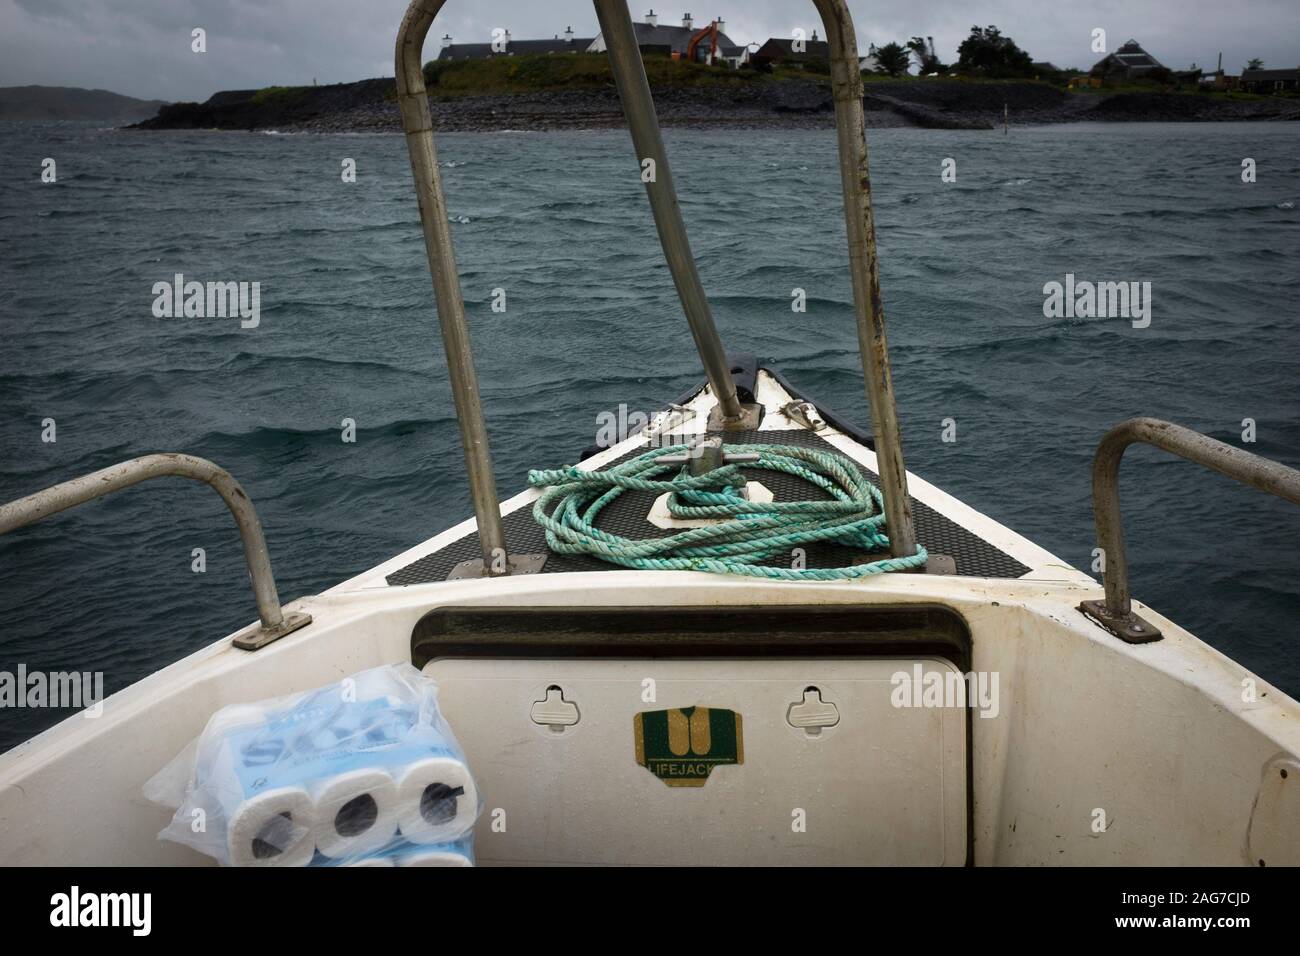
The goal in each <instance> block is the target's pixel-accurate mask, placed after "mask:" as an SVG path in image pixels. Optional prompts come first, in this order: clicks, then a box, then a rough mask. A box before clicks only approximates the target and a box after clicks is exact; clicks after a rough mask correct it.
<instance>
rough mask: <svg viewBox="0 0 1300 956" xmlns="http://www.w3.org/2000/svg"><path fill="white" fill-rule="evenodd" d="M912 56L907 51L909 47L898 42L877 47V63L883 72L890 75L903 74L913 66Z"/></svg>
mask: <svg viewBox="0 0 1300 956" xmlns="http://www.w3.org/2000/svg"><path fill="white" fill-rule="evenodd" d="M911 64H912V58H911V55H910V54H909V53H908V51H907V47H905V46H900V45H899V44H897V43H886V44H885V45H884V46H882V47H877V48H876V65H877V68H878V69H879V70H880V72H881V73H888V74H889V75H890V76H902V75H903V74H904V73H906V72H907V68H908V67H909V66H911Z"/></svg>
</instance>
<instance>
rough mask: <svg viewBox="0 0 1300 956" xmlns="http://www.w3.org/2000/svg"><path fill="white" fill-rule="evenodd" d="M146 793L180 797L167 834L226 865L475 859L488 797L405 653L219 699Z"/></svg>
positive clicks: (429, 685) (430, 688) (457, 862)
mask: <svg viewBox="0 0 1300 956" xmlns="http://www.w3.org/2000/svg"><path fill="white" fill-rule="evenodd" d="M145 795H146V796H147V797H149V798H150V799H151V800H153V801H154V802H157V803H161V804H163V805H165V806H168V807H174V808H175V815H174V816H173V817H172V821H171V823H170V824H169V825H168V826H167V827H166V828H164V829H163V830H162V832H161V833H159V834H158V837H159V839H163V840H171V841H174V842H176V843H182V844H185V845H186V846H190V847H193V848H194V849H196V850H198V851H200V852H202V853H206V854H207V855H208V856H211V857H213V858H215V859H216V860H217V861H218V862H220V863H221V864H223V865H227V866H473V860H474V850H473V827H474V823H475V821H476V820H477V819H478V815H479V812H480V810H481V803H480V800H479V795H478V788H477V787H476V786H475V784H474V778H473V776H472V775H471V774H470V771H469V766H468V765H467V764H466V762H465V754H464V751H462V750H461V748H460V745H459V744H458V743H457V742H456V738H455V736H454V735H453V734H452V732H451V728H450V727H448V726H447V722H446V721H445V720H444V719H443V716H442V714H441V712H440V711H439V710H438V691H437V685H435V684H434V682H433V681H432V680H430V679H429V678H427V677H425V676H424V675H423V674H421V673H420V672H419V671H418V670H417V669H416V668H415V667H413V666H411V665H410V664H399V665H395V666H388V667H376V668H374V669H373V670H368V671H362V672H361V673H359V674H354V675H353V676H351V677H347V678H344V679H343V680H341V681H338V682H337V683H334V684H329V685H327V686H325V687H320V688H317V689H316V690H312V691H308V692H306V693H302V694H295V695H293V696H289V697H280V698H276V699H273V700H265V701H260V702H258V703H253V704H233V705H230V706H228V707H223V708H222V709H220V710H218V711H217V712H216V713H215V714H213V715H212V718H211V719H210V720H209V721H208V723H207V726H206V727H205V728H204V729H203V733H202V734H200V735H199V737H198V738H197V739H196V740H194V741H192V742H191V744H190V745H189V746H188V747H187V748H186V749H185V750H184V751H182V752H181V754H179V755H178V756H177V757H176V759H174V760H173V761H172V762H171V763H170V764H168V766H167V767H165V768H164V769H163V770H161V771H160V772H159V773H158V774H157V775H156V776H155V777H154V778H153V779H152V780H150V781H149V783H148V784H147V785H146V786H145Z"/></svg>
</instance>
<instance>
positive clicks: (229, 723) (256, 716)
mask: <svg viewBox="0 0 1300 956" xmlns="http://www.w3.org/2000/svg"><path fill="white" fill-rule="evenodd" d="M266 719H267V710H266V708H264V707H261V706H259V705H258V704H230V705H229V706H226V707H222V708H221V709H220V710H219V711H217V712H216V713H215V714H213V715H212V717H211V719H210V720H209V721H208V726H207V729H206V730H205V731H204V733H205V734H206V735H208V736H212V737H217V736H224V735H225V734H228V733H230V732H232V731H234V730H239V729H241V728H246V727H257V726H259V725H261V724H264V723H266Z"/></svg>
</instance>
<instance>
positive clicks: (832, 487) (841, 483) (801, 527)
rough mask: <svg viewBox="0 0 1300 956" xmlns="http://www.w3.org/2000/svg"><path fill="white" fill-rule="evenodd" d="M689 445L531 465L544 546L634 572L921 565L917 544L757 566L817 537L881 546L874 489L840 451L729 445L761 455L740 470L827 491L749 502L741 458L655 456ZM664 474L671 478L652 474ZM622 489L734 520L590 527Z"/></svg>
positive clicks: (797, 577)
mask: <svg viewBox="0 0 1300 956" xmlns="http://www.w3.org/2000/svg"><path fill="white" fill-rule="evenodd" d="M689 450H690V449H689V446H687V445H673V446H671V447H666V448H656V449H654V450H652V451H649V452H647V453H646V454H644V455H640V456H639V457H637V458H633V459H631V460H630V461H626V462H623V463H622V464H620V465H615V466H614V467H612V468H609V469H606V470H604V471H583V470H582V469H580V468H577V467H574V466H572V465H570V466H568V467H565V468H556V469H552V470H547V471H537V470H535V471H530V472H529V473H528V483H529V484H530V485H532V486H533V487H535V488H543V489H544V490H543V491H542V494H541V497H539V498H538V499H537V502H536V503H535V504H534V505H533V517H534V518H535V519H536V520H537V523H538V524H540V525H541V526H542V527H544V528H545V529H546V544H547V546H548V547H549V548H550V549H551V551H553V552H555V553H556V554H585V555H591V556H592V557H595V558H600V559H601V560H604V561H610V562H612V563H614V564H621V565H623V566H624V567H629V568H637V569H640V570H649V571H712V572H714V573H717V574H744V575H749V576H750V577H760V578H780V579H784V580H789V581H836V580H843V579H848V578H860V577H865V576H867V575H870V574H880V573H882V572H885V571H906V570H910V569H912V568H919V567H921V566H923V565H924V564H925V561H926V557H927V555H926V551H925V548H923V547H921V546H920V545H918V546H917V549H916V554H914V555H911V556H909V557H889V558H884V559H882V560H880V561H873V562H871V563H869V564H859V565H854V566H852V567H845V568H783V567H767V566H764V565H762V564H760V563H759V562H761V561H765V560H768V559H770V558H772V557H774V556H776V555H780V554H787V555H788V554H789V553H790V552H791V550H792V549H793V548H795V547H798V546H799V545H801V544H810V543H812V542H816V541H835V542H838V543H839V544H843V545H848V546H849V547H853V548H861V549H863V550H865V551H879V550H881V549H887V548H888V547H889V539H888V538H887V537H886V536H885V534H884V532H883V530H882V526H883V525H884V522H885V516H884V500H883V498H882V497H881V494H880V492H879V490H877V489H876V487H875V486H874V485H872V484H871V483H870V482H869V481H867V480H866V478H865V477H863V475H862V472H861V471H859V470H858V468H857V467H856V466H855V465H854V464H853V463H852V462H851V461H849V460H848V459H847V458H845V457H844V456H842V455H837V454H832V453H830V452H824V451H818V450H816V449H812V448H802V447H799V446H794V445H728V446H726V451H727V452H729V453H739V454H745V453H750V454H757V455H758V456H759V460H758V462H757V463H754V464H751V465H747V466H746V467H752V468H765V469H767V470H769V471H783V472H785V473H786V474H789V475H795V476H796V477H799V478H802V479H803V480H804V481H808V482H811V483H812V484H814V485H816V486H817V487H819V488H821V489H823V490H824V491H826V492H827V493H828V494H830V495H832V496H833V497H832V498H831V499H830V500H824V501H772V502H754V501H748V500H746V499H745V498H744V497H742V496H741V493H740V492H741V489H742V488H743V487H744V485H745V477H744V475H743V474H742V473H741V466H740V465H739V464H729V465H723V466H722V467H720V468H716V469H714V470H712V471H710V472H708V473H707V474H704V475H700V476H697V477H692V476H691V475H690V474H689V472H688V471H687V470H686V468H685V467H683V466H678V465H675V464H661V463H660V462H659V459H660V458H662V457H664V456H665V455H681V454H682V453H683V452H685V451H689ZM670 471H675V472H677V474H675V475H674V476H673V477H671V478H669V479H664V478H662V477H660V476H662V475H664V474H665V473H666V472H670ZM629 490H636V491H650V492H654V493H656V494H663V493H664V492H669V493H670V494H671V496H670V497H669V499H668V510H669V513H670V514H672V516H673V517H675V518H688V519H689V518H730V519H732V520H730V521H721V522H718V523H717V524H711V525H707V526H703V527H698V528H689V529H687V530H685V531H681V532H679V533H677V534H673V535H669V536H668V537H665V538H651V539H648V540H643V541H634V540H632V539H630V538H624V537H621V536H619V535H616V534H610V533H609V532H607V531H602V530H601V529H599V528H597V527H596V517H597V515H599V514H600V511H601V509H603V508H604V507H605V506H607V505H608V504H609V503H610V502H612V501H613V500H614V499H615V498H617V497H618V496H619V495H621V494H622V493H623V492H625V491H629Z"/></svg>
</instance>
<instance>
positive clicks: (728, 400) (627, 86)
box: [396, 0, 916, 575]
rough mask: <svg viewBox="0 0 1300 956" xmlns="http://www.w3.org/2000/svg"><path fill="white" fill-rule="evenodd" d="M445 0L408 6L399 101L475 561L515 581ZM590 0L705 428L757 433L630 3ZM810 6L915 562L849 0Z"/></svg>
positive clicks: (880, 455)
mask: <svg viewBox="0 0 1300 956" xmlns="http://www.w3.org/2000/svg"><path fill="white" fill-rule="evenodd" d="M444 2H445V0H413V2H412V3H411V5H410V6H409V7H408V8H407V11H406V16H405V18H404V19H403V20H402V25H401V28H400V29H399V30H398V34H397V51H396V70H397V102H398V107H399V108H400V110H401V114H402V125H403V127H404V129H405V130H406V145H407V148H408V149H409V151H410V155H411V171H412V173H413V175H414V177H415V191H416V195H417V197H418V199H419V204H420V220H421V223H422V225H423V229H424V241H425V248H426V251H427V253H428V258H429V271H430V273H431V274H432V276H433V289H434V294H435V297H436V299H437V302H438V322H439V324H440V325H441V327H442V339H443V346H444V348H445V349H446V353H447V370H448V375H449V378H450V380H451V390H452V397H453V399H454V401H455V403H456V417H457V420H458V421H459V423H460V436H461V444H462V446H463V447H464V451H465V465H466V469H467V471H468V473H469V484H470V496H471V498H472V499H473V502H474V515H475V519H476V521H477V523H478V533H479V542H480V544H481V545H482V549H483V559H482V561H481V563H476V568H477V571H476V573H477V574H479V575H494V574H508V573H510V571H511V570H524V569H526V568H528V567H532V568H534V569H535V567H536V566H537V556H524V557H520V556H510V555H508V554H507V552H506V543H505V534H504V532H503V531H502V526H501V507H500V502H499V499H498V497H497V488H496V480H495V477H494V476H493V473H492V456H491V454H490V451H489V448H488V435H487V426H486V424H485V423H484V419H483V406H482V402H481V400H480V398H479V391H478V377H477V374H476V373H475V370H474V359H473V354H472V352H471V350H470V342H469V327H468V325H467V323H466V321H465V304H464V301H463V299H462V297H461V291H460V280H459V276H458V274H457V269H456V257H455V252H454V250H453V248H452V241H451V227H450V225H449V224H448V219H447V203H446V199H445V197H444V195H443V189H442V177H441V175H440V173H439V171H438V155H437V150H436V148H435V147H434V144H433V122H432V119H431V117H430V114H429V99H428V94H427V92H426V90H425V85H424V72H423V64H422V62H421V54H422V51H423V49H424V40H425V37H426V36H427V35H428V32H429V28H430V27H431V26H432V25H433V20H434V17H436V16H437V14H438V11H440V10H441V9H442V7H443V4H444ZM594 3H595V7H596V17H597V19H598V20H599V22H600V29H601V33H602V35H603V36H604V39H605V46H606V48H607V50H608V51H609V61H610V66H611V69H612V71H613V74H614V80H615V84H616V85H617V87H618V94H619V99H620V101H621V102H622V105H623V112H624V115H625V116H626V118H627V121H628V127H629V129H630V131H631V134H632V144H633V146H634V148H635V150H636V155H637V162H638V165H639V166H641V165H642V164H644V163H645V161H646V160H652V161H653V167H652V168H653V170H654V175H653V177H650V178H649V181H647V182H646V184H645V186H646V194H647V196H648V197H649V200H650V209H651V212H652V213H653V215H654V220H655V226H656V228H657V230H658V233H659V241H660V244H661V245H662V246H663V250H664V258H665V259H666V260H667V263H668V269H669V271H670V272H671V273H672V277H673V283H674V285H675V286H676V288H677V295H678V298H679V299H680V300H681V303H682V311H683V312H684V313H685V314H686V319H687V322H688V323H689V325H690V329H691V335H692V336H693V337H694V339H695V346H696V348H697V349H698V350H699V353H700V360H701V362H702V363H703V365H704V370H705V373H706V375H707V376H708V381H709V387H710V389H711V390H712V392H713V395H714V397H715V398H716V399H717V402H718V409H717V411H716V413H715V415H714V416H712V417H711V419H710V426H711V427H712V428H715V429H722V430H736V431H739V430H744V429H747V428H753V427H755V424H756V414H757V409H756V408H746V407H745V406H744V405H742V404H741V402H740V400H739V398H738V397H737V394H736V386H735V383H734V382H733V380H732V377H731V370H730V367H729V365H728V364H727V358H726V352H725V351H724V350H723V347H722V340H721V339H720V338H719V336H718V331H717V328H716V326H715V325H714V322H713V315H712V312H711V311H710V309H709V303H708V299H707V297H706V296H705V294H704V289H703V286H702V285H701V283H700V276H699V271H698V270H697V269H696V267H695V258H694V256H693V255H692V254H691V247H690V242H689V240H688V239H687V236H686V225H685V223H684V222H683V219H682V213H681V208H680V206H679V205H678V202H677V193H676V190H675V188H674V186H673V178H672V172H671V169H670V167H669V164H668V154H667V151H666V150H665V149H664V143H663V137H662V135H661V134H660V131H659V121H658V118H657V116H656V114H655V107H654V100H653V99H652V98H651V95H650V84H649V81H648V80H647V79H646V73H645V64H644V63H643V62H642V60H641V53H640V50H639V49H638V47H637V40H636V33H635V31H634V29H633V26H632V17H631V14H630V12H629V10H628V5H627V3H626V2H625V0H594ZM813 3H814V5H815V6H816V7H817V10H818V12H819V13H820V15H821V19H822V23H823V25H824V28H825V36H826V41H827V43H828V44H829V48H830V60H831V88H832V93H833V97H834V102H835V125H836V133H837V137H838V143H839V159H840V179H841V185H842V188H843V193H844V218H845V223H846V225H847V232H848V242H849V269H850V275H851V277H852V281H853V302H854V314H855V317H856V320H857V329H858V347H859V350H860V351H861V354H862V367H863V371H864V373H865V376H866V389H867V398H868V402H869V404H870V409H871V421H872V426H873V428H874V432H875V444H876V455H877V459H878V467H877V470H878V471H879V473H880V484H881V491H882V492H883V494H884V499H885V520H886V528H887V533H888V535H889V543H890V550H891V552H892V553H893V555H895V556H896V557H904V556H910V555H913V554H915V553H916V532H915V530H914V528H913V523H912V506H911V499H910V498H909V497H908V494H907V470H906V468H905V466H904V464H903V449H902V439H901V434H900V431H899V425H898V410H897V408H896V405H895V402H894V388H893V380H892V377H891V374H890V367H889V348H888V344H887V342H886V338H885V317H884V310H883V309H882V307H881V300H880V277H879V273H878V268H877V263H876V229H875V219H874V218H873V215H872V211H871V183H870V179H869V177H868V172H867V141H866V121H865V119H864V117H863V112H862V75H861V73H860V72H859V67H858V44H857V35H856V33H855V32H854V28H853V20H852V18H851V17H850V15H849V10H848V7H847V5H846V4H845V2H844V0H813ZM643 168H644V167H643Z"/></svg>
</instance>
